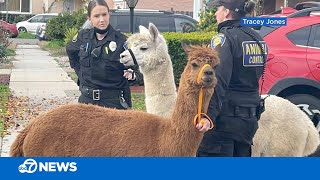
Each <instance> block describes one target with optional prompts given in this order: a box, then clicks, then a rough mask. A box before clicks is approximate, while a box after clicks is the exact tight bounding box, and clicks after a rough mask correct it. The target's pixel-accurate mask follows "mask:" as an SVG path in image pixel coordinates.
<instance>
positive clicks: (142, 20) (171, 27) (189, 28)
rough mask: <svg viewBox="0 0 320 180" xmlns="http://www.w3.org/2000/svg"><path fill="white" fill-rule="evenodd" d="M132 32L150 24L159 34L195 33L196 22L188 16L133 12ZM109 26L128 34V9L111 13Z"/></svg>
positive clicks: (149, 11) (147, 11) (156, 12)
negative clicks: (155, 27)
mask: <svg viewBox="0 0 320 180" xmlns="http://www.w3.org/2000/svg"><path fill="white" fill-rule="evenodd" d="M133 17H134V28H133V29H134V32H138V31H139V25H143V26H145V27H148V26H149V22H152V23H153V24H154V25H156V26H157V28H158V30H159V31H160V32H193V31H196V30H197V28H196V25H197V23H198V22H197V21H196V20H195V19H193V18H191V17H190V16H187V15H183V14H175V13H172V12H165V11H158V10H139V9H137V10H135V11H134V16H133ZM110 24H111V25H112V27H114V29H116V30H119V31H121V32H124V33H128V32H130V29H129V24H130V12H129V10H128V9H122V10H121V9H119V10H116V11H111V15H110Z"/></svg>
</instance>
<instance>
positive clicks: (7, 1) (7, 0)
mask: <svg viewBox="0 0 320 180" xmlns="http://www.w3.org/2000/svg"><path fill="white" fill-rule="evenodd" d="M8 3H9V0H6V9H7V14H6V22H8V8H9V5H8Z"/></svg>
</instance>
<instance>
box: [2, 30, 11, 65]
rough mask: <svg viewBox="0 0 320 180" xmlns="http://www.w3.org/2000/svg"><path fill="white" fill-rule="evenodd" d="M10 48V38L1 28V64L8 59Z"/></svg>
mask: <svg viewBox="0 0 320 180" xmlns="http://www.w3.org/2000/svg"><path fill="white" fill-rule="evenodd" d="M8 46H9V40H8V36H7V34H6V32H5V30H4V29H3V28H2V27H1V26H0V63H1V62H3V61H4V60H5V59H6V58H7V53H6V49H7V47H8Z"/></svg>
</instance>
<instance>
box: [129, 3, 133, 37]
mask: <svg viewBox="0 0 320 180" xmlns="http://www.w3.org/2000/svg"><path fill="white" fill-rule="evenodd" d="M130 32H131V33H132V34H133V7H130Z"/></svg>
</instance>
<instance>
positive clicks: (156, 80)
mask: <svg viewBox="0 0 320 180" xmlns="http://www.w3.org/2000/svg"><path fill="white" fill-rule="evenodd" d="M152 26H154V25H150V31H149V30H148V29H146V28H145V27H143V26H140V27H139V29H140V33H139V34H134V35H132V36H130V37H129V38H128V41H127V42H128V46H129V48H130V49H131V50H132V51H133V52H142V53H135V57H136V59H137V61H139V63H138V64H139V68H140V71H141V72H142V74H143V76H144V79H143V80H144V85H145V86H144V90H145V97H146V98H145V103H146V108H147V112H148V113H151V114H156V115H160V116H166V117H169V115H170V114H171V113H172V110H173V106H174V104H175V101H176V98H177V93H176V85H175V83H174V77H173V68H172V62H171V58H170V55H169V53H168V47H167V43H166V41H165V39H164V38H163V36H162V35H161V34H160V33H159V32H158V29H157V28H156V27H155V26H154V28H151V27H152ZM120 56H121V62H122V63H124V64H127V63H130V62H132V58H131V55H130V53H129V52H128V51H125V52H123V53H122V54H121V55H120ZM145 60H148V61H145ZM132 65H133V64H132Z"/></svg>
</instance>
